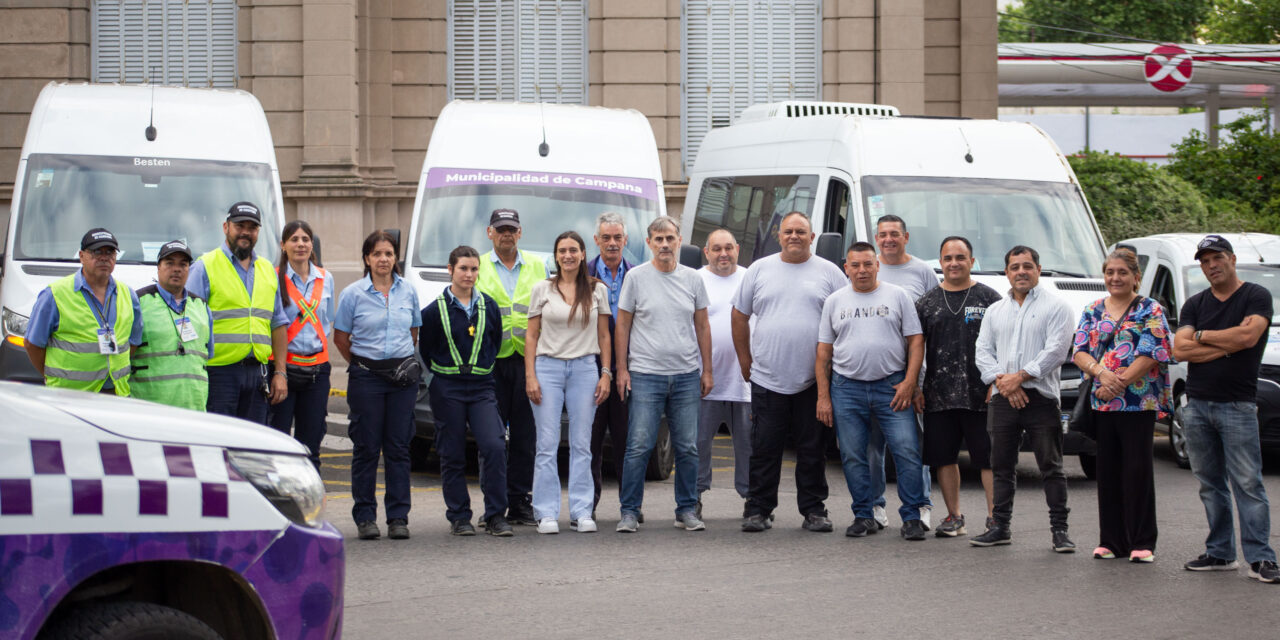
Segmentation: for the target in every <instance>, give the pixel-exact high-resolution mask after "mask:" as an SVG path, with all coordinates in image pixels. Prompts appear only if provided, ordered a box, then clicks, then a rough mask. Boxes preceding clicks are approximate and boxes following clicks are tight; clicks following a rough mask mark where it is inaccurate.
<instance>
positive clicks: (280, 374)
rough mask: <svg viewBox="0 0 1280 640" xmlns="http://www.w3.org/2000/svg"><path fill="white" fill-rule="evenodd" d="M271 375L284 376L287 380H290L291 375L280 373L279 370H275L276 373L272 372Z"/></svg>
mask: <svg viewBox="0 0 1280 640" xmlns="http://www.w3.org/2000/svg"><path fill="white" fill-rule="evenodd" d="M271 375H274V376H284V377H286V378H288V377H289V374H287V373H285V372H283V371H280V370H278V369H277V370H275V371H272V372H271Z"/></svg>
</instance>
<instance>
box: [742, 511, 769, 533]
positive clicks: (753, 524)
mask: <svg viewBox="0 0 1280 640" xmlns="http://www.w3.org/2000/svg"><path fill="white" fill-rule="evenodd" d="M769 520H770V518H769V517H768V516H766V515H764V514H763V513H753V514H751V515H749V516H747V517H745V518H743V519H742V530H743V531H746V532H748V533H758V532H761V531H764V530H765V529H769V528H772V527H773V525H772V524H771V523H770V522H769Z"/></svg>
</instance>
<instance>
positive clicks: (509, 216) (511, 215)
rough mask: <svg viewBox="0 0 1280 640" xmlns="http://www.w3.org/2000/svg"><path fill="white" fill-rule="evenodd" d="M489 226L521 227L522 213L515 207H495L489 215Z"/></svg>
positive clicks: (495, 227)
mask: <svg viewBox="0 0 1280 640" xmlns="http://www.w3.org/2000/svg"><path fill="white" fill-rule="evenodd" d="M489 226H491V227H493V228H494V229H497V228H498V227H515V228H517V229H519V228H520V214H519V213H517V212H516V210H515V209H494V210H493V213H492V214H490V215H489Z"/></svg>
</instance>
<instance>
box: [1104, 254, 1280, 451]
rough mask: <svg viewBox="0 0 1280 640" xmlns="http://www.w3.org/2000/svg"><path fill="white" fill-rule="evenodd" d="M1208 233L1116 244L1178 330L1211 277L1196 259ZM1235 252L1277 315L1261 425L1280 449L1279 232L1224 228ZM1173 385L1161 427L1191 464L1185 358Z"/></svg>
mask: <svg viewBox="0 0 1280 640" xmlns="http://www.w3.org/2000/svg"><path fill="white" fill-rule="evenodd" d="M1205 235H1206V234H1203V233H1163V234H1160V235H1154V236H1146V237H1143V238H1131V239H1129V240H1122V241H1120V242H1117V243H1116V246H1121V245H1124V246H1128V247H1131V248H1133V250H1134V252H1135V253H1137V254H1138V266H1139V267H1140V268H1141V270H1142V285H1141V286H1140V287H1139V289H1138V292H1139V293H1140V294H1142V295H1144V296H1148V297H1151V298H1154V299H1155V300H1156V302H1159V303H1160V306H1161V307H1164V312H1165V318H1166V319H1167V320H1168V321H1169V327H1170V328H1171V329H1173V330H1174V331H1177V329H1178V314H1179V313H1181V312H1182V305H1183V304H1185V303H1186V301H1187V298H1189V297H1191V296H1193V295H1195V294H1197V293H1200V292H1201V291H1204V290H1205V289H1208V288H1209V281H1208V280H1207V279H1206V278H1205V277H1204V272H1203V271H1201V270H1200V263H1199V262H1198V261H1197V260H1196V259H1195V254H1196V244H1197V243H1199V242H1200V240H1202V239H1203V238H1204V236H1205ZM1221 235H1222V237H1224V238H1226V239H1227V242H1230V243H1231V248H1232V249H1233V250H1235V254H1236V273H1237V274H1238V275H1239V276H1240V279H1241V280H1244V281H1245V282H1252V283H1254V284H1260V285H1262V286H1263V287H1266V288H1267V290H1269V291H1270V292H1271V299H1272V305H1273V306H1274V307H1275V309H1276V315H1275V316H1273V317H1272V318H1271V328H1270V329H1269V330H1268V334H1267V349H1266V351H1264V352H1263V354H1262V368H1261V370H1260V371H1259V372H1258V397H1257V403H1258V430H1259V436H1260V437H1261V441H1262V448H1263V449H1267V450H1280V236H1274V235H1270V234H1266V233H1224V234H1221ZM1169 377H1170V382H1171V383H1172V384H1173V404H1174V413H1173V419H1172V420H1170V421H1169V422H1168V423H1167V424H1166V423H1160V422H1157V423H1156V429H1157V430H1158V431H1164V432H1167V433H1168V434H1169V448H1170V451H1171V452H1172V453H1173V459H1174V462H1177V463H1178V466H1180V467H1182V468H1184V469H1186V468H1190V467H1191V460H1190V459H1189V458H1188V457H1187V438H1186V434H1185V433H1184V431H1183V426H1182V407H1183V405H1185V404H1186V400H1187V396H1186V393H1185V388H1186V386H1185V385H1186V380H1187V365H1186V363H1181V362H1180V363H1177V364H1175V365H1172V366H1170V367H1169Z"/></svg>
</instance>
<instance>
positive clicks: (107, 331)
mask: <svg viewBox="0 0 1280 640" xmlns="http://www.w3.org/2000/svg"><path fill="white" fill-rule="evenodd" d="M108 299H110V296H108ZM89 308H90V309H91V310H93V316H94V318H96V319H97V320H98V353H99V354H101V355H104V356H114V355H116V332H115V329H114V328H112V326H111V324H110V323H108V322H107V317H106V313H105V312H99V310H98V307H97V305H93V304H90V305H89Z"/></svg>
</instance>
